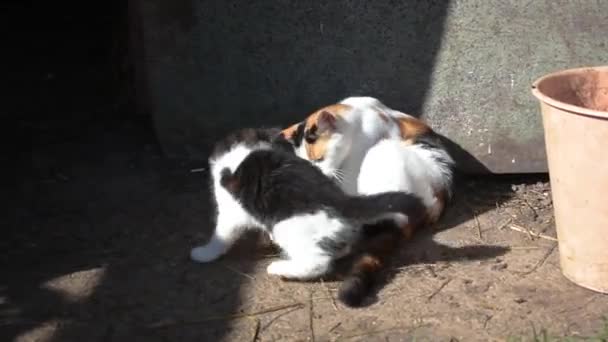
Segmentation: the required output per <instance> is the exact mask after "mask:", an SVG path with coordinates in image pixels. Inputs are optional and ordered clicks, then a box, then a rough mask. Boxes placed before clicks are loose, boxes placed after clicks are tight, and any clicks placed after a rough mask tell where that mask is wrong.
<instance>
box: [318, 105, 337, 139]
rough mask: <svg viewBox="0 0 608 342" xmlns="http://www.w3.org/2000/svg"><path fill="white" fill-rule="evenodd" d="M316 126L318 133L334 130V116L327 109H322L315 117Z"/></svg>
mask: <svg viewBox="0 0 608 342" xmlns="http://www.w3.org/2000/svg"><path fill="white" fill-rule="evenodd" d="M317 126H318V127H319V133H321V132H324V131H326V130H334V129H335V128H336V116H335V115H334V114H332V113H331V112H329V111H327V110H324V111H322V112H321V113H319V116H318V117H317Z"/></svg>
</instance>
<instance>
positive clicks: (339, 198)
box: [221, 150, 424, 227]
mask: <svg viewBox="0 0 608 342" xmlns="http://www.w3.org/2000/svg"><path fill="white" fill-rule="evenodd" d="M221 183H222V184H231V186H228V187H227V190H228V191H229V192H231V193H232V194H233V196H235V198H236V199H237V200H238V201H239V202H240V203H241V205H242V206H243V208H245V210H247V211H248V212H249V213H250V214H251V215H253V216H254V217H255V218H256V219H258V220H259V221H260V222H262V223H263V224H265V225H267V226H268V227H271V226H273V225H274V224H276V223H277V222H279V221H282V220H285V219H288V218H290V217H293V216H295V215H300V214H307V213H314V212H317V211H319V210H326V211H328V212H330V213H332V214H334V215H339V216H340V217H343V218H345V219H348V220H351V221H354V222H359V223H365V222H370V221H373V220H374V218H377V217H379V216H380V215H381V214H383V213H403V214H404V215H407V216H419V213H420V212H423V211H424V206H423V205H422V202H421V201H420V200H419V199H418V198H417V197H415V196H413V195H411V194H407V193H404V192H388V193H383V194H377V195H370V196H348V195H346V194H345V193H344V192H343V191H342V189H340V187H339V185H338V184H336V183H334V181H333V180H331V179H330V178H328V177H326V176H325V175H324V174H323V173H322V172H321V170H319V169H318V168H316V167H315V166H313V165H312V164H310V162H308V161H306V160H303V159H301V158H298V157H296V156H295V155H293V154H290V153H286V152H283V151H280V150H258V151H253V152H251V153H250V154H249V155H248V156H247V157H246V158H245V159H244V160H243V162H241V164H240V165H239V166H238V167H237V169H236V170H235V172H234V173H231V172H230V170H227V169H226V170H225V171H224V173H223V177H222V179H221Z"/></svg>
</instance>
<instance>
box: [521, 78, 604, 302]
mask: <svg viewBox="0 0 608 342" xmlns="http://www.w3.org/2000/svg"><path fill="white" fill-rule="evenodd" d="M532 93H533V94H534V96H536V98H538V100H539V101H540V107H541V111H542V117H543V126H544V130H545V146H546V149H547V158H548V162H549V176H550V178H551V189H552V196H553V204H554V211H555V223H556V226H557V237H558V241H559V242H558V244H559V255H560V264H561V269H562V273H563V274H564V275H565V276H566V278H568V279H570V280H571V281H573V282H574V283H576V284H578V285H580V286H583V287H586V288H589V289H592V290H595V291H599V292H604V293H608V66H605V67H592V68H580V69H571V70H565V71H560V72H557V73H553V74H550V75H547V76H545V77H542V78H540V79H539V80H537V81H536V82H534V85H533V86H532ZM605 143H606V145H604V144H605Z"/></svg>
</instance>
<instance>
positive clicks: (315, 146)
mask: <svg viewBox="0 0 608 342" xmlns="http://www.w3.org/2000/svg"><path fill="white" fill-rule="evenodd" d="M350 110H351V107H350V106H348V105H345V104H340V103H338V104H334V105H331V106H327V107H324V108H321V109H319V110H317V111H316V112H314V113H312V114H310V115H309V116H308V117H307V118H306V125H305V127H304V136H306V134H308V132H309V131H310V130H311V129H319V117H320V116H321V113H323V112H327V113H329V114H331V115H333V116H335V117H340V116H343V115H347V114H348V113H349V112H350ZM292 127H293V126H292ZM315 127H316V128H315ZM290 128H291V127H290ZM290 128H288V129H290ZM291 134H293V133H291ZM332 134H333V130H332V129H327V130H325V131H323V132H321V133H319V134H318V136H319V137H318V138H317V139H316V140H315V142H314V143H312V144H309V143H308V142H306V141H304V142H303V144H304V148H305V149H306V154H307V155H308V159H310V160H319V159H321V158H323V157H324V156H325V153H326V152H327V143H328V142H329V139H330V138H331V135H332Z"/></svg>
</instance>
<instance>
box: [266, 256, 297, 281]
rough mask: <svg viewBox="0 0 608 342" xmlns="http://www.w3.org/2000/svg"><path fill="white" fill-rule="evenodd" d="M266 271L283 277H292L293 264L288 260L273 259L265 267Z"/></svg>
mask: <svg viewBox="0 0 608 342" xmlns="http://www.w3.org/2000/svg"><path fill="white" fill-rule="evenodd" d="M266 273H268V274H272V275H276V276H279V277H283V278H293V265H292V263H291V262H290V261H288V260H279V261H273V262H271V263H270V265H268V267H267V268H266Z"/></svg>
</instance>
